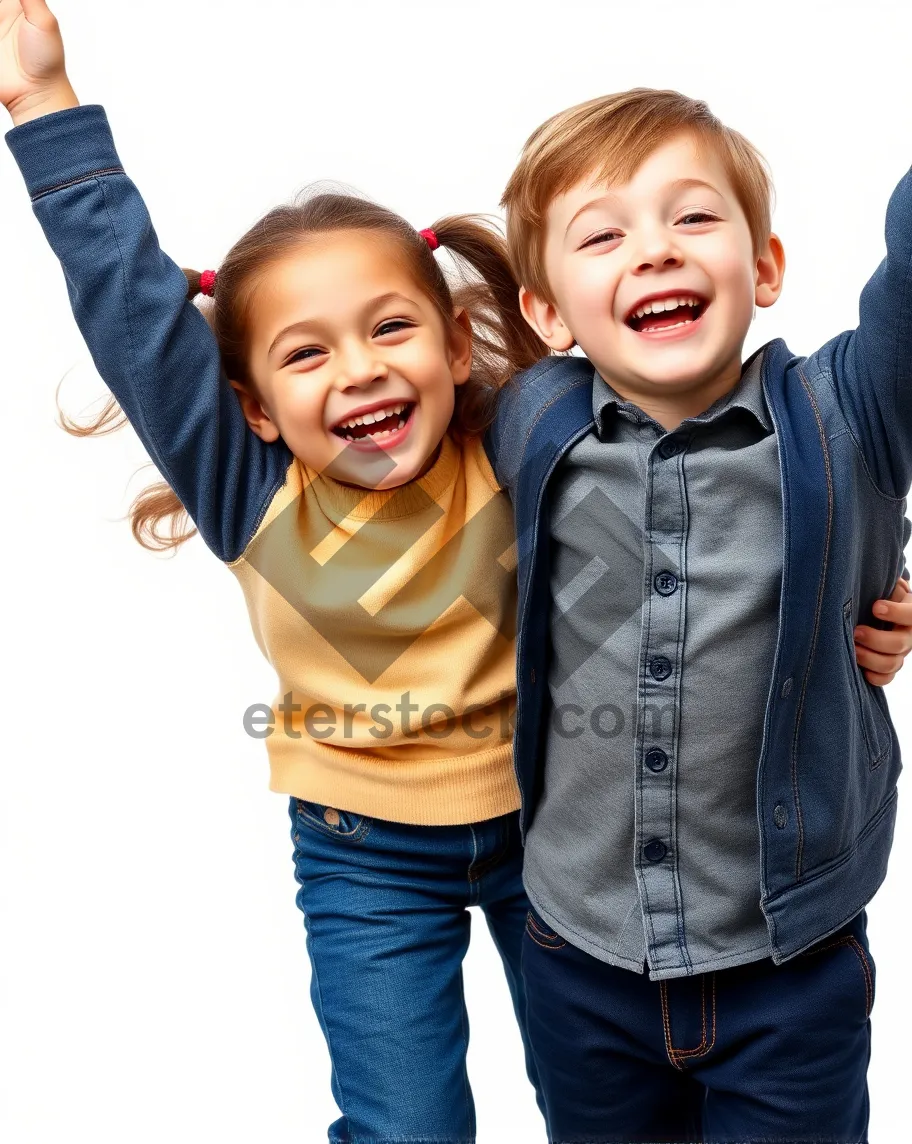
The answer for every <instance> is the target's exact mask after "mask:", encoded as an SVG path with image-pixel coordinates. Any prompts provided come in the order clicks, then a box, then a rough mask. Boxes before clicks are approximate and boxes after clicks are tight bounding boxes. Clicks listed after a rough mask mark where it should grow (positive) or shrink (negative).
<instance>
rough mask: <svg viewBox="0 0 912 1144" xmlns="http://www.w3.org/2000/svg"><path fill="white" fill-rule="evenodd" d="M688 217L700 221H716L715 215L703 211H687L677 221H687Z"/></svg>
mask: <svg viewBox="0 0 912 1144" xmlns="http://www.w3.org/2000/svg"><path fill="white" fill-rule="evenodd" d="M688 219H697V220H699V221H700V222H718V219H717V218H716V216H715V215H711V214H707V213H706V212H705V211H688V212H687V214H686V215H682V217H681V218H680V219H679V220H678V221H679V222H687V220H688Z"/></svg>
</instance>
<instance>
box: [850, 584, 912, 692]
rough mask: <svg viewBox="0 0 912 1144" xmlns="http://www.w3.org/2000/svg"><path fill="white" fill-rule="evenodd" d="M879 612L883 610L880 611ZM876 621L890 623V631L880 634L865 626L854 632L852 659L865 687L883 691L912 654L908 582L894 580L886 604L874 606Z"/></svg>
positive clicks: (874, 629) (910, 607) (911, 596)
mask: <svg viewBox="0 0 912 1144" xmlns="http://www.w3.org/2000/svg"><path fill="white" fill-rule="evenodd" d="M881 608H883V609H884V610H883V611H881ZM874 615H875V616H877V618H878V619H879V620H890V621H891V622H892V624H893V630H892V631H889V632H884V631H881V630H880V628H871V627H868V625H867V624H859V625H858V626H857V627H856V628H855V658H856V659H857V660H858V666H859V667H860V668H861V669H862V671H863V672H864V676H865V679H867V681H868V683H873V684H874V685H875V686H876V687H883V686H884V684H887V683H890V682H891V681H892V679H893V677H894V676H895V675H896V673H897V671H900V670H902V666H903V660H904V659H905V658H906V656H907V655H908V654H909V652H910V651H912V591H910V590H909V582H908V581H907V580H897V581H896V587H895V588H894V589H893V594H892V596H890V599H889V600H878V601H876V602H875V604H874Z"/></svg>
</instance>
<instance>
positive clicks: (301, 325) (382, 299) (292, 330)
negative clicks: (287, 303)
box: [266, 290, 415, 358]
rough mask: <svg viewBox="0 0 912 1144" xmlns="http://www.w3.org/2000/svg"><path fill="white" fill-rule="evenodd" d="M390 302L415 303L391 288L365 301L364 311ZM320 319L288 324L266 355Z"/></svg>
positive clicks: (372, 309) (304, 319) (368, 311)
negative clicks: (385, 292) (288, 337)
mask: <svg viewBox="0 0 912 1144" xmlns="http://www.w3.org/2000/svg"><path fill="white" fill-rule="evenodd" d="M389 302H406V303H408V304H409V305H411V306H414V305H415V302H414V300H413V299H412V298H407V297H406V296H405V294H400V293H398V292H397V291H395V290H391V291H390V292H389V293H388V294H380V295H379V296H378V297H376V298H371V299H370V301H368V302H367V303H365V305H364V309H363V313H364V314H371V313H373V311H375V310H379V309H380V308H381V306H385V305H387V303H389ZM319 324H320V323H319V320H318V319H317V318H302V319H301V321H299V322H292V324H291V325H290V326H286V327H285V328H284V329H283V330H279V332H278V333H277V334H276V336H275V337H274V338H273V340H272V345H271V346H270V347H269V349H268V350H267V351H266V357H267V358H271V357H272V355H273V353H274V352H275V350H276V347H277V346H278V345H279V343H280V342H281V341H282V339H283V338H285V337H287V336H288V335H289V334H306V333H307V332H308V330H311V329H313V328H314V327H315V326H318V325H319Z"/></svg>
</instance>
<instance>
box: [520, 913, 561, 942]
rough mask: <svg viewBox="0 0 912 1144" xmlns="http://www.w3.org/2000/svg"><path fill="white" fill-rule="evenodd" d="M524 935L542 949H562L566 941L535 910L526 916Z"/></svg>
mask: <svg viewBox="0 0 912 1144" xmlns="http://www.w3.org/2000/svg"><path fill="white" fill-rule="evenodd" d="M526 935H527V936H528V937H530V938H531V939H532V940H533V941H534V942H535V944H536V945H540V946H541V947H542V949H563V948H564V946H565V945H566V944H567V942H566V940H565V939H564V938H562V937H561V935H560V934H559V933H555V932H554V930H553V929H551V927H550V926H549V925H548V923H547V922H545V921H543V920H542V919H541V918H540V917H539V915H538V914H537V913H536V912H535V910H529V911H528V913H527V914H526Z"/></svg>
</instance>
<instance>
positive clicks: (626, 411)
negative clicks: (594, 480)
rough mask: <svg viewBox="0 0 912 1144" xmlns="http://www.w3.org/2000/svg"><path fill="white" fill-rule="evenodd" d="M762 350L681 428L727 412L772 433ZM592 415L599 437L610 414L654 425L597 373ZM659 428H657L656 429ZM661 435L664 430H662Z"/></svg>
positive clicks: (710, 419) (641, 411) (713, 419)
mask: <svg viewBox="0 0 912 1144" xmlns="http://www.w3.org/2000/svg"><path fill="white" fill-rule="evenodd" d="M764 349H765V347H761V348H760V349H759V350H757V352H756V353H755V354H753V356H752V357H749V358H748V359H747V361H746V362H745V363H744V365H743V366H742V367H741V377H740V379H739V381H738V384H737V385H736V386H735V387H734V388H733V389H730V390H729V391H728V393H723V394H722V396H721V397H719V398H717V399H716V401H714V402H713V404H712V405H710V407H709V408H708V409H707V410H705V411H704V412H703V413H700V414H698V415H697V416H696V417H688V418H686V420H685V421H684V422H682V424H686V423H687V422H690V421H695V422H698V423H705V422H707V421H715V420H716V419H717V418H718V417H720V416H721V415H722V414H723V413H726V412H728V410H730V409H735V408H738V409H744V410H746V411H747V412H748V413H751V414H753V416H754V417H755V418H756V420H757V421H758V422H759V424H760V425H761V427H762V428H763V429H765V430H766V432H767V433H772V432H773V424H772V421H771V419H770V414H769V408H768V407H767V404H766V397H765V396H764V393H763V381H762V370H763V355H764ZM592 412H593V415H594V417H595V424H596V429H597V431H598V432H599V434H600V435H601V430H603V429H604V427H605V425H606V423H607V418H608V415H609V414H610V413H620V414H621V415H622V416H626V417H627V418H628V420H632V421H635V422H636V423H637V424H640V425H642V424H644V423H645V422H647V421H648V422H652V423H653V424H658V423H657V422H654V421H653V419H652V418H651V417H650V416H649V414H648V413H644V412H643V410H642V409H640V408H639V406H638V405H635V404H634V403H633V402H632V401H625V400H624V398H623V397H621V396H620V394H618V393H617V392H616V391H615V390H614V389H613V388H612V387H611V386H610V385H609V384H608V382H607V381H605V380H604V378H603V377H602V376H601V374H599V373H598V372H597V371H596V372H595V376H594V379H593V383H592ZM659 428H661V426H659ZM662 432H663V433H664V432H666V430H664V429H662Z"/></svg>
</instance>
